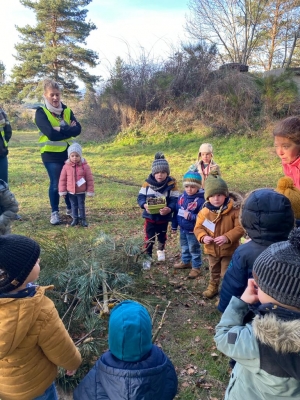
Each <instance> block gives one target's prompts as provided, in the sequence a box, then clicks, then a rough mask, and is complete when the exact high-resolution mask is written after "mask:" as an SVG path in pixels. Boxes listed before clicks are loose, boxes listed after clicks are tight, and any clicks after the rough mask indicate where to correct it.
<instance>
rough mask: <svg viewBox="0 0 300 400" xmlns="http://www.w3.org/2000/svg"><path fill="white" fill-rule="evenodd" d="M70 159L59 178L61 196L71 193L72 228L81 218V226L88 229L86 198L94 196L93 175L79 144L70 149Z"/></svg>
mask: <svg viewBox="0 0 300 400" xmlns="http://www.w3.org/2000/svg"><path fill="white" fill-rule="evenodd" d="M68 157H69V158H68V159H67V161H66V162H65V165H64V167H63V169H62V171H61V174H60V178H59V185H58V190H59V195H60V196H63V197H64V196H66V195H67V193H69V199H70V202H71V207H72V217H73V221H72V222H71V226H75V225H78V223H79V216H80V219H81V225H82V226H84V227H87V226H88V223H87V222H86V218H85V196H86V195H87V196H94V179H93V175H92V172H91V169H90V167H89V165H88V163H87V162H86V160H85V159H84V158H83V157H82V148H81V146H80V145H79V144H78V143H74V144H72V145H71V146H70V147H69V148H68ZM78 210H79V213H78Z"/></svg>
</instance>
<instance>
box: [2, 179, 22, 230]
mask: <svg viewBox="0 0 300 400" xmlns="http://www.w3.org/2000/svg"><path fill="white" fill-rule="evenodd" d="M18 210H19V204H18V202H17V200H16V198H15V196H14V194H13V193H12V192H11V191H10V190H9V188H8V185H7V183H6V182H4V181H3V180H2V179H0V235H7V234H8V233H10V225H11V222H12V221H13V220H14V219H16V213H17V212H18Z"/></svg>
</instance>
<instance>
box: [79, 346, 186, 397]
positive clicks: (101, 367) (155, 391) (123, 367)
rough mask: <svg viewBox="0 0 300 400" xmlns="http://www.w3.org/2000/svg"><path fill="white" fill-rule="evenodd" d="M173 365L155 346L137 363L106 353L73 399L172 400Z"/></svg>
mask: <svg viewBox="0 0 300 400" xmlns="http://www.w3.org/2000/svg"><path fill="white" fill-rule="evenodd" d="M177 385H178V381H177V376H176V372H175V369H174V366H173V364H172V363H171V361H170V360H169V359H168V357H167V356H166V355H165V354H164V352H163V351H162V350H161V349H160V348H159V347H157V346H155V345H153V346H152V349H151V350H150V353H148V354H147V356H146V357H144V359H143V360H141V361H138V362H126V361H121V360H119V359H117V358H116V357H114V356H113V355H112V353H111V352H110V351H107V352H105V353H104V354H103V355H102V356H101V358H100V359H99V360H98V361H97V362H96V364H95V366H94V367H93V368H92V369H91V371H90V372H89V373H88V374H87V375H86V376H85V378H84V379H83V380H82V381H81V382H80V384H79V386H78V387H77V388H76V389H75V391H74V400H108V399H109V400H154V399H155V400H172V399H174V397H175V396H176V393H177Z"/></svg>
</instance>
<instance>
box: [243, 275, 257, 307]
mask: <svg viewBox="0 0 300 400" xmlns="http://www.w3.org/2000/svg"><path fill="white" fill-rule="evenodd" d="M257 292H258V289H257V286H256V283H255V280H254V279H253V278H252V279H248V286H247V288H246V290H245V291H244V293H243V294H242V296H241V300H243V301H244V302H245V303H248V304H255V303H258V302H259V299H258V295H257Z"/></svg>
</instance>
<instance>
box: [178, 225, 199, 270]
mask: <svg viewBox="0 0 300 400" xmlns="http://www.w3.org/2000/svg"><path fill="white" fill-rule="evenodd" d="M180 247H181V259H182V262H183V263H184V264H188V263H189V262H191V261H192V268H196V269H199V268H200V267H201V264H202V261H201V247H200V243H199V242H198V240H197V239H196V236H195V235H194V234H193V233H192V232H191V233H187V232H183V231H182V230H181V229H180Z"/></svg>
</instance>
